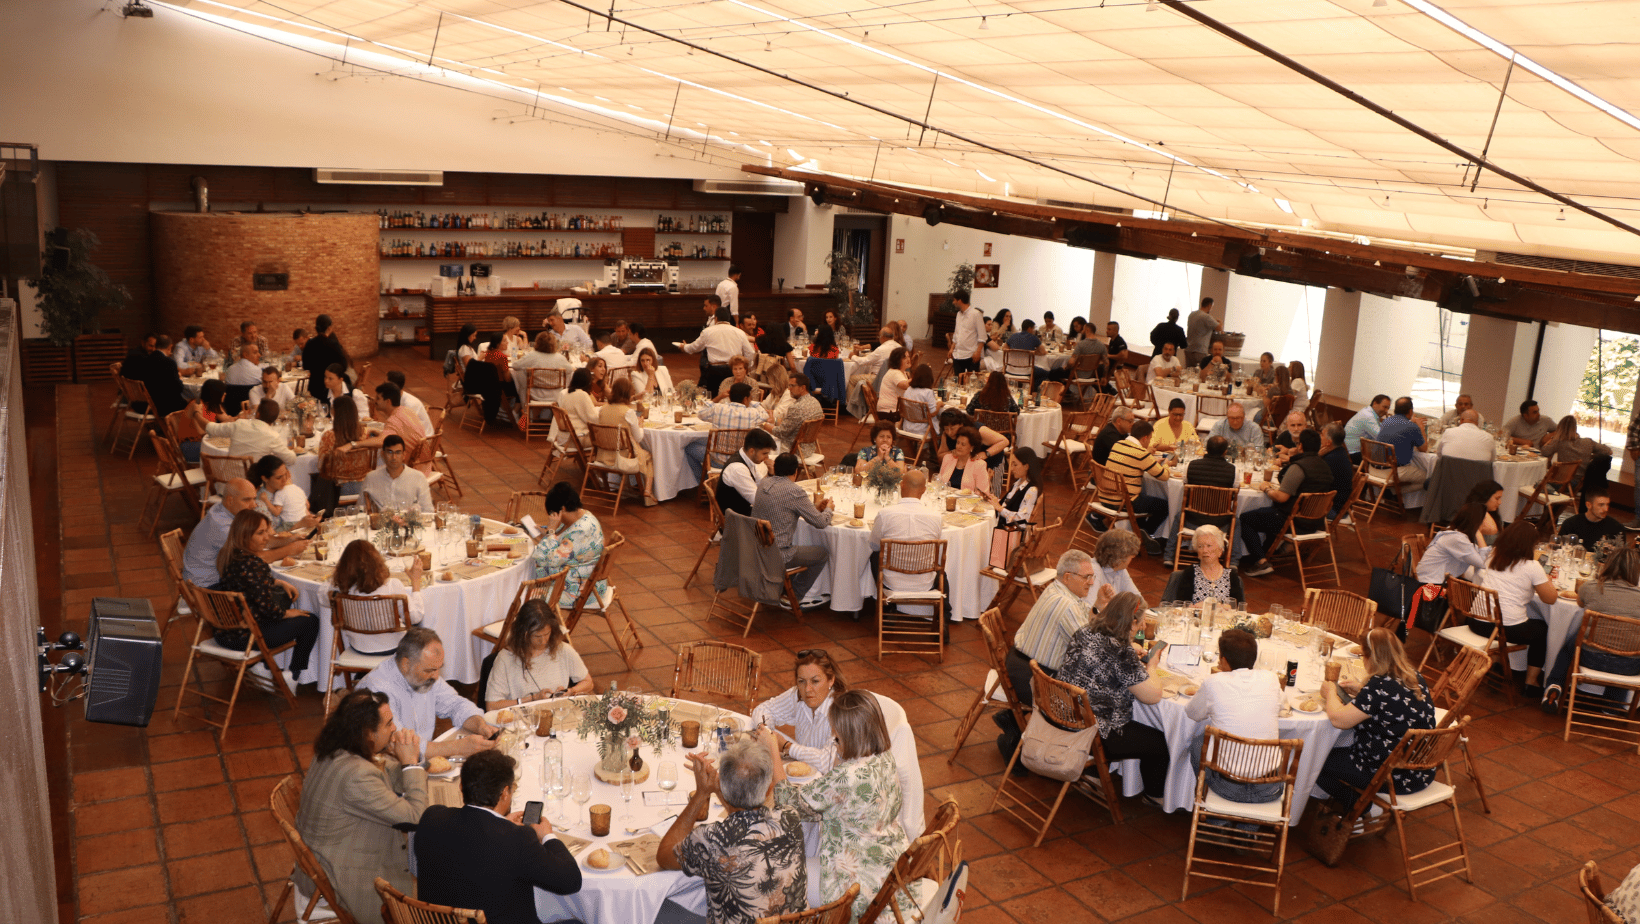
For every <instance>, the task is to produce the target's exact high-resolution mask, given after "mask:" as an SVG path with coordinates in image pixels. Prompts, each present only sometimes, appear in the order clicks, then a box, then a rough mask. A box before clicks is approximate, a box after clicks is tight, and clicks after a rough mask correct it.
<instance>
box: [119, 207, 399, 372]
mask: <svg viewBox="0 0 1640 924" xmlns="http://www.w3.org/2000/svg"><path fill="white" fill-rule="evenodd" d="M149 230H150V234H149V240H150V246H151V250H152V253H153V280H154V283H153V285H154V289H153V291H154V296H155V317H154V320H155V327H156V329H158V330H164V331H170V332H172V333H173V335H175V334H180V333H181V331H182V329H183V328H184V327H186V326H187V325H189V324H203V325H205V328H206V337H207V338H208V339H209V340H210V341H211V344H212V346H215V347H217V348H219V349H221V348H225V347H226V346H227V345H228V344H229V343H230V342H231V341H232V340H233V338H234V337H236V336H238V335H239V324H240V322H242V321H252V322H254V323H255V324H256V325H257V326H258V327H260V328H261V331H262V335H263V336H265V337H267V339H268V344H269V346H270V347H272V348H273V349H276V350H278V349H289V347H290V332H291V330H293V329H294V328H297V327H303V328H308V329H311V328H312V327H313V319H314V318H315V317H316V316H318V315H320V314H328V315H330V316H331V318H332V319H333V320H335V322H336V332H337V334H338V335H339V336H340V337H341V338H342V344H343V346H345V347H346V348H347V351H348V353H349V355H351V356H355V357H362V356H374V355H375V354H376V346H377V343H376V327H377V314H378V305H379V303H378V299H377V291H376V290H377V287H378V280H379V278H380V272H379V268H378V267H379V263H378V258H377V254H376V241H377V237H378V232H377V228H376V216H374V215H370V214H346V213H331V214H308V215H303V214H297V213H290V212H285V213H267V214H255V213H240V214H228V213H220V212H207V213H203V214H200V213H195V212H158V211H156V212H152V213H150V214H149ZM254 273H288V274H289V275H290V288H288V289H286V290H284V291H273V292H258V291H256V290H254V289H253V288H252V286H251V277H252V274H254Z"/></svg>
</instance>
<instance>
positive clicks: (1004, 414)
mask: <svg viewBox="0 0 1640 924" xmlns="http://www.w3.org/2000/svg"><path fill="white" fill-rule="evenodd" d="M974 423H975V424H976V425H978V426H981V427H990V428H991V429H992V430H995V431H996V432H998V433H1000V434H1002V435H1003V437H1005V438H1006V439H1007V440H1008V445H1010V446H1015V445H1018V444H1017V443H1016V442H1015V440H1014V431H1015V430H1017V429H1018V428H1019V415H1018V414H1016V413H1010V412H1008V411H993V410H989V409H987V408H983V407H982V408H978V409H976V410H975V411H974Z"/></svg>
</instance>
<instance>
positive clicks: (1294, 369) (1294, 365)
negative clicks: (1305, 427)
mask: <svg viewBox="0 0 1640 924" xmlns="http://www.w3.org/2000/svg"><path fill="white" fill-rule="evenodd" d="M1287 387H1288V388H1290V389H1292V392H1293V410H1295V411H1298V412H1299V413H1300V414H1302V413H1304V412H1305V411H1308V410H1309V409H1310V383H1309V382H1308V381H1306V380H1305V379H1304V364H1303V363H1301V362H1299V361H1298V360H1296V359H1295V360H1293V361H1292V362H1290V363H1288V364H1287Z"/></svg>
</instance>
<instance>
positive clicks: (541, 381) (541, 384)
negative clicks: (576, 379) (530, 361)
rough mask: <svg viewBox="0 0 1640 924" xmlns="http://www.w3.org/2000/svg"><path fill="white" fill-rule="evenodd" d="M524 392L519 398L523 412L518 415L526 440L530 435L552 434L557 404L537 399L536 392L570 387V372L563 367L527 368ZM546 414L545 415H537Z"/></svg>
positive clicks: (519, 426)
mask: <svg viewBox="0 0 1640 924" xmlns="http://www.w3.org/2000/svg"><path fill="white" fill-rule="evenodd" d="M524 384H525V390H524V394H522V395H520V396H519V398H518V403H519V404H521V405H523V408H522V410H523V413H521V414H519V415H518V429H519V430H521V431H523V434H524V442H525V443H526V444H528V443H529V441H530V437H532V436H535V435H537V434H539V435H541V436H549V437H550V436H551V435H552V424H553V413H552V409H553V408H554V407H557V404H556V403H555V402H552V401H537V400H535V393H536V392H537V391H540V390H548V391H562V390H563V389H565V388H567V387H569V373H568V372H566V371H565V370H563V369H525V370H524ZM541 414H544V415H545V416H539V417H538V416H537V415H541Z"/></svg>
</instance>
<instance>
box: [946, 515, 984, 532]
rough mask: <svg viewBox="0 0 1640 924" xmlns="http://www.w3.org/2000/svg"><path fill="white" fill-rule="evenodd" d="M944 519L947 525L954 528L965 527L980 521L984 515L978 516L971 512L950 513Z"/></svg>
mask: <svg viewBox="0 0 1640 924" xmlns="http://www.w3.org/2000/svg"><path fill="white" fill-rule="evenodd" d="M942 519H943V520H944V522H945V525H946V526H949V527H951V528H952V529H965V528H967V527H969V526H973V525H974V524H976V523H978V522H980V521H981V520H983V519H984V517H977V516H974V515H973V514H971V513H948V514H946V515H945V516H944V517H943V518H942Z"/></svg>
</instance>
